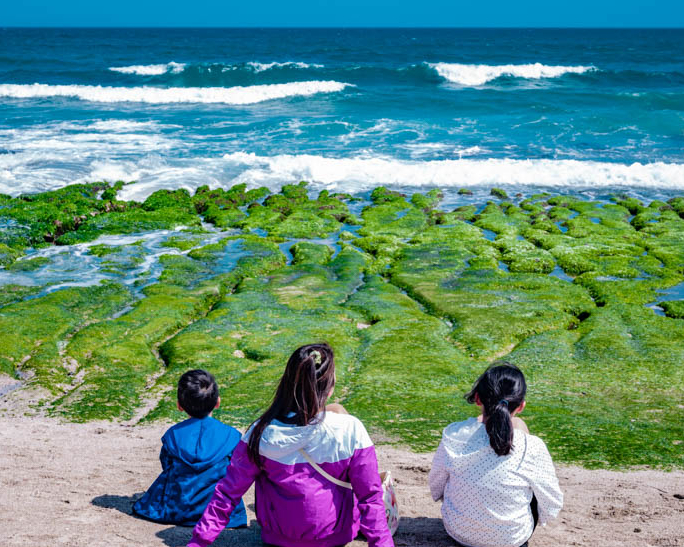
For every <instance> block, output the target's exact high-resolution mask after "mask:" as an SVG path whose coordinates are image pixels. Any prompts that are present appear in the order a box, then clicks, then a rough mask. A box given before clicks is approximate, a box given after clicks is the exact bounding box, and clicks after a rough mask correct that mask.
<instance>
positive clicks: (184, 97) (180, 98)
mask: <svg viewBox="0 0 684 547" xmlns="http://www.w3.org/2000/svg"><path fill="white" fill-rule="evenodd" d="M350 85H351V84H345V83H340V82H335V81H308V82H289V83H283V84H267V85H253V86H244V87H243V86H235V87H170V88H159V87H147V86H145V87H103V86H99V85H98V86H93V85H47V84H31V85H17V84H0V97H12V98H19V99H31V98H40V97H73V98H77V99H81V100H83V101H93V102H101V103H120V102H137V103H153V104H165V103H223V104H233V105H242V104H254V103H259V102H262V101H269V100H272V99H283V98H286V97H295V96H307V95H315V94H317V93H335V92H338V91H342V90H343V89H344V88H345V87H347V86H350Z"/></svg>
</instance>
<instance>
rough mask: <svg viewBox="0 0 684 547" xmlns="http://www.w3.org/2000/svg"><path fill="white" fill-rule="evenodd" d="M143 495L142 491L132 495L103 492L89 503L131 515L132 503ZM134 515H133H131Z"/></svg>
mask: <svg viewBox="0 0 684 547" xmlns="http://www.w3.org/2000/svg"><path fill="white" fill-rule="evenodd" d="M142 495H143V492H139V493H138V494H133V495H132V496H116V495H113V494H104V495H102V496H97V497H96V498H93V499H92V501H91V502H90V503H92V504H93V505H94V506H96V507H102V508H103V509H116V510H117V511H120V512H122V513H124V514H126V515H133V504H134V503H135V502H136V501H138V499H140V498H141V497H142ZM133 516H135V515H133Z"/></svg>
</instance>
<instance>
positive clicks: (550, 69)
mask: <svg viewBox="0 0 684 547" xmlns="http://www.w3.org/2000/svg"><path fill="white" fill-rule="evenodd" d="M427 65H428V66H429V67H430V68H432V69H434V70H435V71H436V72H437V74H439V75H440V76H441V77H442V78H444V79H445V80H447V81H449V82H452V83H455V84H460V85H463V86H478V85H484V84H486V83H487V82H491V81H492V80H496V79H497V78H500V77H502V76H509V77H513V78H524V79H534V80H538V79H541V78H558V77H560V76H563V75H564V74H582V73H584V72H589V71H593V70H596V67H593V66H549V65H543V64H541V63H534V64H527V65H463V64H458V63H427Z"/></svg>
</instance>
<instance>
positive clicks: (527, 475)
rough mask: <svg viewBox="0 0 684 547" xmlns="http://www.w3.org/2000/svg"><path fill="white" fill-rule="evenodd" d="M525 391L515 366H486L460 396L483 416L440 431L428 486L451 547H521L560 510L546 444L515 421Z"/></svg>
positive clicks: (457, 423) (504, 364) (556, 481)
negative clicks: (453, 544)
mask: <svg viewBox="0 0 684 547" xmlns="http://www.w3.org/2000/svg"><path fill="white" fill-rule="evenodd" d="M526 390H527V386H526V384H525V378H524V376H523V374H522V372H521V371H520V370H519V369H518V368H517V367H516V366H514V365H511V364H509V363H502V364H499V365H496V366H492V367H491V368H489V369H487V370H486V371H485V372H484V374H482V376H480V378H478V380H477V382H475V385H474V386H473V389H472V390H471V391H470V393H468V394H467V395H466V400H467V401H468V402H469V403H475V404H476V405H478V406H479V407H480V408H481V409H482V414H481V416H480V417H479V418H470V419H469V420H466V421H464V422H456V423H453V424H451V425H449V426H447V427H446V429H445V430H444V434H443V436H442V441H441V443H440V445H439V448H437V452H436V453H435V456H434V459H433V462H432V469H431V470H430V477H429V482H430V490H431V492H432V498H433V499H434V500H435V501H438V500H440V499H442V500H443V503H442V518H443V520H444V527H445V528H446V531H447V533H448V534H449V535H450V536H451V537H452V538H454V539H455V540H456V543H457V545H462V546H469V547H521V546H523V547H526V546H527V541H528V539H529V538H530V536H531V535H532V532H533V530H534V527H535V526H536V525H537V521H539V522H541V524H546V522H547V521H549V520H551V519H553V518H555V517H556V516H557V515H558V512H559V511H560V510H561V507H562V506H563V493H562V492H561V491H560V488H559V486H558V479H557V478H556V472H555V470H554V467H553V462H552V461H551V456H550V455H549V452H548V450H547V449H546V445H545V444H544V441H542V440H541V439H540V438H539V437H535V436H534V435H530V434H529V433H528V431H527V427H526V426H525V424H524V422H523V421H522V420H521V419H520V418H517V417H516V414H518V413H520V412H522V411H523V409H524V408H525V392H526Z"/></svg>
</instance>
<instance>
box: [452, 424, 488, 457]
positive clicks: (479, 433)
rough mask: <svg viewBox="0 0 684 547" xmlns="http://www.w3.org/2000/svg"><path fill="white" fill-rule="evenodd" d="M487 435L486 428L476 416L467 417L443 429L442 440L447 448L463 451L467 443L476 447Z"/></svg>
mask: <svg viewBox="0 0 684 547" xmlns="http://www.w3.org/2000/svg"><path fill="white" fill-rule="evenodd" d="M483 437H485V438H486V437H487V430H486V429H485V426H484V424H483V423H482V422H479V421H478V420H477V418H469V419H467V420H466V421H465V422H456V423H453V424H450V425H448V426H447V427H446V428H445V429H444V435H443V436H442V441H443V443H444V445H445V447H446V448H447V449H450V450H455V451H457V452H463V450H464V448H465V447H466V446H468V445H474V446H475V447H477V446H478V445H479V444H480V443H481V442H482V438H483Z"/></svg>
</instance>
